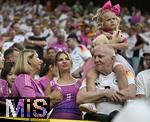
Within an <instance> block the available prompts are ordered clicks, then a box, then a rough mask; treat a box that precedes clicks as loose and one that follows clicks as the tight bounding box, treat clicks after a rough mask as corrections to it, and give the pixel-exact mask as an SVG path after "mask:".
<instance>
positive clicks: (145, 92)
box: [136, 52, 150, 102]
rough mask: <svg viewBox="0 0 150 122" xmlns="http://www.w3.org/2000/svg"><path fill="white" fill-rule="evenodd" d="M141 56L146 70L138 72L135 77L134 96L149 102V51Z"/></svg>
mask: <svg viewBox="0 0 150 122" xmlns="http://www.w3.org/2000/svg"><path fill="white" fill-rule="evenodd" d="M143 56H144V62H145V67H146V70H144V71H141V72H139V73H138V75H137V77H136V85H137V92H136V98H142V99H143V98H144V99H146V100H148V101H149V102H150V52H148V53H144V54H143Z"/></svg>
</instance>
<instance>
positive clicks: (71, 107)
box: [50, 80, 82, 120]
mask: <svg viewBox="0 0 150 122" xmlns="http://www.w3.org/2000/svg"><path fill="white" fill-rule="evenodd" d="M50 84H51V86H52V90H54V89H59V90H60V91H61V93H62V95H63V100H62V101H61V102H60V103H58V104H57V105H55V106H54V109H53V112H52V114H51V117H50V118H56V119H76V120H77V119H78V120H80V119H82V113H81V111H80V110H79V107H78V105H77V103H76V95H77V93H78V91H79V88H80V86H81V81H80V80H77V81H76V82H75V83H73V84H68V85H59V84H58V83H57V82H56V81H54V80H52V81H50Z"/></svg>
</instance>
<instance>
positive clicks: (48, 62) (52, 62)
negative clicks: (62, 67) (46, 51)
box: [39, 59, 55, 77]
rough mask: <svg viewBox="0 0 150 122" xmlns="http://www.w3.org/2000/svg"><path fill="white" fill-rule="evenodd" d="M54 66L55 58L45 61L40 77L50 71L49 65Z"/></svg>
mask: <svg viewBox="0 0 150 122" xmlns="http://www.w3.org/2000/svg"><path fill="white" fill-rule="evenodd" d="M50 65H51V66H54V65H55V60H52V59H47V60H46V61H44V62H43V64H42V66H41V69H40V73H39V75H40V77H42V76H44V75H47V73H48V71H49V66H50Z"/></svg>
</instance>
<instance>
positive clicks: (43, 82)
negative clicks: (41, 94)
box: [38, 76, 50, 91]
mask: <svg viewBox="0 0 150 122" xmlns="http://www.w3.org/2000/svg"><path fill="white" fill-rule="evenodd" d="M38 81H39V83H38V84H39V86H40V88H41V89H42V91H45V89H46V87H47V85H48V83H49V82H50V80H49V79H48V78H47V76H43V77H41V78H40V79H39V80H38Z"/></svg>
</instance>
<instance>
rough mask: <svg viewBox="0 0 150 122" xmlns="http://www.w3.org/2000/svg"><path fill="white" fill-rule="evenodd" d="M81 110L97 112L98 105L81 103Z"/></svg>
mask: <svg viewBox="0 0 150 122" xmlns="http://www.w3.org/2000/svg"><path fill="white" fill-rule="evenodd" d="M79 109H80V111H84V112H87V113H96V112H97V110H96V106H95V104H94V103H86V104H81V105H79Z"/></svg>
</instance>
